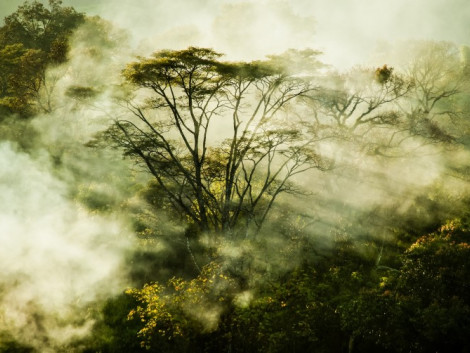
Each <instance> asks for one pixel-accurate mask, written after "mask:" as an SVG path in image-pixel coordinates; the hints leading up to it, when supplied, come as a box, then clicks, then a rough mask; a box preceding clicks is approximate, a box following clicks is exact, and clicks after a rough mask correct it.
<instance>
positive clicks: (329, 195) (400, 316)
mask: <svg viewBox="0 0 470 353" xmlns="http://www.w3.org/2000/svg"><path fill="white" fill-rule="evenodd" d="M90 33H93V35H92V36H90ZM123 38H124V36H122V35H121V34H120V32H119V31H116V30H115V29H113V28H112V26H111V25H110V24H109V23H107V22H106V21H104V20H102V19H100V18H97V17H87V16H86V15H85V14H81V13H78V12H76V11H75V10H74V9H73V8H69V7H63V6H62V4H61V2H60V1H59V0H50V1H49V5H48V6H46V5H43V4H41V3H39V2H32V3H28V2H26V3H25V4H24V5H22V6H20V7H19V8H18V10H17V11H16V12H15V13H13V14H11V15H9V16H7V17H6V18H5V20H4V24H3V26H2V27H1V28H0V73H1V76H0V80H1V81H0V137H1V139H2V141H0V142H2V143H5V142H6V141H9V143H11V144H15V146H16V148H17V149H18V150H21V152H22V153H26V154H29V155H31V156H34V155H35V153H37V151H38V150H41V151H43V150H45V151H47V153H48V155H49V156H50V159H51V160H52V163H51V169H52V170H51V173H53V174H54V175H55V176H56V177H57V178H60V179H61V180H63V181H64V182H66V183H68V184H70V186H69V188H68V189H67V190H68V195H67V197H69V198H70V199H72V200H73V202H75V203H77V204H79V205H80V207H82V208H83V209H85V210H86V212H89V213H91V214H93V215H107V216H109V215H113V214H117V215H119V216H120V217H125V218H126V219H128V220H129V223H130V224H131V228H132V232H133V234H134V241H135V242H136V243H137V245H136V246H134V247H132V248H131V249H128V251H126V252H124V255H123V256H125V268H122V269H120V271H122V272H123V273H124V274H125V277H126V279H127V287H126V286H125V285H124V286H123V287H122V289H121V294H119V295H117V296H114V297H111V298H99V299H96V300H93V301H91V302H88V303H86V307H85V309H84V310H82V314H83V313H85V314H83V318H82V317H79V318H73V319H70V320H69V321H70V322H71V323H74V322H79V321H80V320H93V325H92V327H90V328H89V333H88V334H87V335H82V336H81V337H72V338H71V339H69V340H66V341H61V344H60V345H56V344H54V343H51V342H54V340H52V339H50V336H51V335H53V333H51V332H48V330H47V329H45V328H44V327H46V325H47V322H48V321H47V319H44V318H43V317H41V315H42V314H41V315H39V314H38V315H36V316H34V315H33V317H34V320H35V323H34V325H35V327H39V328H40V329H39V330H38V332H39V333H38V335H39V337H36V338H37V339H36V340H35V341H34V342H28V341H26V340H24V339H23V338H22V337H21V335H18V334H17V333H16V332H14V331H13V330H10V328H9V327H8V325H6V324H5V322H3V320H0V352H42V351H57V352H59V351H60V352H62V351H63V352H109V353H117V352H148V351H150V352H306V351H311V352H377V351H380V352H470V340H469V338H468V337H469V336H470V288H469V284H470V268H469V266H470V262H469V258H470V218H469V212H468V211H469V210H470V204H469V202H470V198H469V195H468V186H469V184H468V182H469V167H470V163H469V162H470V160H469V159H468V157H469V155H468V152H469V151H468V150H469V147H470V146H469V141H470V140H469V133H470V130H469V127H470V125H469V118H468V117H469V114H470V61H469V59H470V58H469V56H470V55H469V53H470V50H469V48H467V47H459V46H458V45H456V44H453V43H446V42H410V43H407V44H406V45H407V47H406V50H405V51H406V52H407V55H408V57H406V56H405V59H403V64H402V65H401V67H396V68H393V67H390V66H387V65H383V64H381V65H380V67H376V68H372V69H371V68H363V67H357V68H354V69H352V70H350V71H348V72H345V73H341V72H336V71H334V70H333V69H331V68H329V67H327V66H326V65H324V64H322V63H321V62H320V61H319V55H320V53H319V52H317V51H314V50H302V51H301V50H289V51H287V52H285V53H284V54H281V55H271V56H267V59H266V60H259V61H252V62H230V61H224V60H222V59H221V57H222V54H220V53H218V52H217V51H215V50H213V49H207V48H195V47H190V48H188V49H185V50H163V51H158V52H156V53H154V54H153V56H151V57H148V58H146V57H139V58H137V59H134V61H132V62H131V63H128V64H127V66H125V65H122V66H121V67H120V69H119V70H116V72H114V74H115V76H114V77H106V75H107V74H108V72H106V73H105V74H103V76H101V74H98V73H97V74H96V75H97V76H98V77H106V79H107V80H109V82H97V78H96V77H92V76H93V72H91V74H90V71H92V70H93V67H94V66H96V67H103V66H99V65H106V67H107V68H112V67H113V65H116V62H113V60H114V59H115V58H116V57H117V54H115V53H118V52H119V51H120V50H127V49H126V48H124V47H123V43H122V41H123ZM73 46H75V48H78V49H74V48H73ZM74 50H75V51H74ZM111 52H112V53H114V54H112V55H111V54H110V53H111ZM73 55H77V56H78V55H81V57H80V58H82V59H80V61H82V62H81V64H82V65H83V57H86V58H87V66H86V69H85V70H84V71H85V72H86V74H83V75H82V76H80V75H81V74H80V72H79V71H77V69H76V66H73V65H76V63H75V64H74V57H73ZM110 70H111V69H110ZM77 73H78V74H77ZM74 75H75V76H74ZM86 75H88V76H86ZM78 76H80V77H78ZM85 78H86V79H85ZM59 88H60V89H59ZM64 107H65V108H64ZM60 109H62V110H60ZM64 109H67V110H65V111H66V112H67V114H71V115H72V114H75V115H73V116H80V114H91V113H90V112H96V111H99V112H102V116H100V119H101V120H100V124H101V125H99V128H93V129H91V130H92V131H91V132H89V134H88V135H87V136H86V138H85V139H84V138H83V136H80V138H76V139H73V137H70V136H73V133H72V134H71V135H67V136H66V137H64V138H63V139H60V138H59V139H57V140H55V141H56V143H54V144H51V143H49V142H48V140H47V139H45V138H42V137H41V135H42V134H44V131H43V130H41V128H40V127H41V126H43V125H41V122H44V121H48V119H49V120H50V121H57V120H53V119H54V116H55V115H54V114H56V112H58V111H59V110H60V114H64ZM103 117H105V118H106V119H105V123H104V124H102V121H103ZM58 121H59V123H58V124H60V123H61V120H58ZM63 123H64V124H66V123H67V122H66V121H64V122H63ZM74 123H76V124H80V121H78V122H74ZM38 126H39V127H38ZM46 126H48V129H59V127H58V126H56V125H54V124H49V125H46ZM58 131H60V129H59V130H58ZM57 141H60V144H57ZM121 156H124V157H125V158H124V159H121V158H120V157H121ZM71 160H73V161H74V163H73V164H71V162H70V161H71ZM421 163H422V164H421ZM99 165H104V166H105V167H104V168H103V167H99ZM87 169H89V171H88V173H89V174H90V175H88V174H87V172H86V170H87ZM95 169H96V171H95ZM64 170H67V173H65V172H64ZM92 171H93V172H92ZM94 173H95V174H94ZM71 174H72V175H73V177H70V175H71ZM93 174H94V175H93ZM104 186H105V187H104ZM109 189H114V190H113V192H109V191H106V190H109ZM12 236H13V235H12ZM162 248H163V249H164V250H162ZM22 261H28V258H27V257H26V258H24V259H22ZM44 261H47V259H44ZM1 283H2V282H0V298H2V296H3V295H4V291H6V289H5V288H2V286H1ZM102 286H103V287H106V286H107V283H102ZM0 304H1V306H0V318H1V317H2V313H3V311H5V310H7V308H5V307H4V304H3V303H2V301H1V300H0ZM77 305H78V304H77ZM31 310H32V311H33V312H34V310H38V311H39V309H38V308H35V307H34V305H31ZM64 311H67V309H66V308H64ZM58 320H59V322H61V325H63V326H66V325H67V322H62V321H60V320H63V321H67V320H65V319H64V317H61V318H60V319H58ZM28 325H33V324H32V323H31V322H29V323H26V324H25V327H28ZM44 347H46V348H44Z"/></svg>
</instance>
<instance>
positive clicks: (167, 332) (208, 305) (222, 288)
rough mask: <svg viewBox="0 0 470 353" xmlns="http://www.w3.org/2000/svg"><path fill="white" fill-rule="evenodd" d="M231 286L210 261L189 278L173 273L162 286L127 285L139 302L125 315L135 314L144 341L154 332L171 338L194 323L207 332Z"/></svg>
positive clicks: (228, 294)
mask: <svg viewBox="0 0 470 353" xmlns="http://www.w3.org/2000/svg"><path fill="white" fill-rule="evenodd" d="M234 286H235V284H234V281H233V280H232V279H231V278H230V277H229V276H227V275H225V274H224V273H223V272H222V269H221V268H220V266H219V265H218V264H215V263H211V264H209V265H207V266H205V267H204V268H203V269H202V273H201V274H200V275H199V276H198V277H196V278H193V279H191V280H184V279H182V278H176V277H173V278H171V279H170V280H169V281H168V282H167V284H166V285H165V286H163V285H161V284H159V283H149V284H146V285H144V287H143V288H141V289H137V288H130V289H128V290H126V294H128V295H131V296H133V297H134V298H135V299H136V300H137V301H138V302H139V303H140V305H139V306H137V307H136V308H134V309H132V310H131V311H130V312H129V314H128V319H129V320H132V319H135V318H138V319H139V320H140V321H141V322H142V323H143V324H144V327H143V328H142V329H141V330H140V331H139V336H140V337H142V338H143V340H144V344H147V343H148V342H149V341H150V340H151V338H152V336H153V335H155V334H158V335H161V336H166V337H168V338H169V339H171V338H173V337H176V336H182V335H184V334H185V333H186V332H187V331H188V330H191V329H194V327H199V329H200V330H203V331H207V332H210V331H211V330H214V329H216V328H217V321H218V317H219V315H220V312H221V311H222V307H221V305H222V303H226V302H228V301H230V298H231V296H230V294H231V291H232V290H233V289H234Z"/></svg>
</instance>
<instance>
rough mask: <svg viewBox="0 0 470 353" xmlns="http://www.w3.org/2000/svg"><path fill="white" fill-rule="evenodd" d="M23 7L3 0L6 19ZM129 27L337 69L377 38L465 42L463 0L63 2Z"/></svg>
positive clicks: (468, 16)
mask: <svg viewBox="0 0 470 353" xmlns="http://www.w3.org/2000/svg"><path fill="white" fill-rule="evenodd" d="M21 3H23V1H22V0H0V15H1V16H2V17H3V16H5V15H7V14H8V13H10V12H12V11H14V9H15V8H16V7H17V6H18V5H19V4H21ZM64 4H65V5H71V6H74V7H75V8H76V9H77V10H79V11H83V12H86V13H87V14H99V15H100V16H102V17H104V18H106V19H108V20H112V21H113V22H115V23H116V24H118V25H119V26H121V27H124V28H127V29H128V30H130V31H131V33H132V35H133V40H134V43H135V44H136V43H144V45H143V47H145V48H148V50H152V51H153V50H155V49H160V48H180V47H187V46H188V45H198V46H211V47H214V48H215V49H216V50H218V51H221V52H224V53H226V54H228V56H229V58H235V59H241V58H244V59H252V58H256V57H262V56H264V55H265V54H269V53H277V52H281V51H283V50H285V49H287V48H289V47H296V48H301V47H312V48H314V49H320V50H323V51H324V52H325V56H324V60H325V61H326V62H328V63H331V64H334V65H338V66H349V65H353V64H357V63H363V62H365V61H367V60H368V58H369V56H370V54H371V53H372V52H373V51H374V50H375V48H376V47H377V46H378V45H380V43H381V41H382V43H383V41H384V40H385V41H393V40H402V39H432V40H450V41H454V42H456V43H458V44H467V45H468V44H470V3H469V2H468V0H414V1H409V0H395V1H388V0H387V1H385V0H375V1H369V0H333V1H332V0H308V1H307V0H290V1H277V0H258V1H254V0H252V1H238V0H140V1H138V2H136V1H134V0H99V1H98V0H64Z"/></svg>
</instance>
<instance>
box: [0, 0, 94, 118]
mask: <svg viewBox="0 0 470 353" xmlns="http://www.w3.org/2000/svg"><path fill="white" fill-rule="evenodd" d="M61 3H62V2H61V1H60V0H50V1H49V8H48V7H46V6H44V5H43V4H42V3H40V2H37V1H33V2H32V3H29V2H25V3H24V4H23V5H21V6H20V7H19V8H18V10H17V11H15V12H14V13H13V14H11V15H9V16H7V17H5V24H4V25H3V26H2V27H1V28H0V70H1V72H2V77H1V78H0V108H1V109H3V110H4V111H5V112H7V113H17V114H19V115H21V116H30V115H32V114H34V113H36V112H37V111H46V112H49V111H50V109H51V107H50V106H49V105H47V104H46V105H45V104H43V103H42V102H41V89H42V88H43V87H44V86H45V85H46V84H47V82H46V70H47V68H48V67H49V66H51V65H57V64H61V63H63V62H65V61H66V60H67V53H68V38H69V37H70V35H71V33H72V31H73V30H74V29H76V28H77V27H78V26H79V25H80V24H82V23H83V22H84V18H85V17H84V15H83V14H80V13H77V12H76V11H75V10H74V9H73V8H71V7H62V6H61Z"/></svg>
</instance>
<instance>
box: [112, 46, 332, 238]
mask: <svg viewBox="0 0 470 353" xmlns="http://www.w3.org/2000/svg"><path fill="white" fill-rule="evenodd" d="M317 54H318V53H317V52H315V51H312V50H306V51H289V52H287V53H285V54H284V55H281V56H276V57H274V56H273V57H270V58H269V59H268V60H266V61H255V62H240V63H229V62H223V61H220V60H219V58H220V56H221V54H219V53H217V52H215V51H213V50H211V49H202V48H194V47H190V48H188V49H186V50H180V51H167V50H165V51H160V52H157V53H155V54H154V55H153V56H152V57H150V58H140V59H139V60H138V61H136V62H133V63H131V64H129V65H128V67H127V68H126V70H125V71H124V76H125V78H126V79H127V81H128V82H130V83H131V84H132V85H133V86H134V88H135V89H136V90H135V91H134V95H133V97H132V98H128V99H127V100H126V102H125V105H126V107H127V108H128V110H129V111H130V112H131V113H132V114H128V116H127V117H125V118H118V119H116V120H115V123H114V125H113V126H112V127H111V128H110V129H108V130H107V131H106V133H105V135H106V137H107V138H108V139H109V138H110V139H111V140H113V141H114V142H115V143H116V144H117V146H119V147H122V148H124V150H125V153H126V154H127V155H129V156H132V157H134V158H136V160H137V161H138V163H140V164H143V165H144V166H145V168H146V169H147V170H148V171H149V172H150V173H151V175H152V176H153V177H154V179H155V181H156V183H157V185H158V187H159V189H160V190H161V191H162V194H161V195H162V196H163V197H164V199H166V200H167V201H168V203H169V205H170V206H171V207H172V209H173V211H177V212H179V213H180V214H182V215H184V216H185V217H186V218H187V219H188V221H189V222H190V223H191V224H193V225H195V226H196V228H197V229H198V230H199V231H220V232H223V233H230V234H234V233H236V232H238V231H240V230H243V231H242V233H243V234H245V235H246V234H247V233H246V232H247V231H248V229H250V228H251V229H253V228H252V226H254V227H255V229H256V228H258V229H259V228H260V227H261V225H262V224H263V222H264V220H265V219H266V216H267V214H268V213H269V211H270V210H271V208H272V206H273V203H274V202H275V200H276V199H277V197H278V196H279V194H281V193H283V192H293V191H295V190H296V189H295V187H294V186H293V184H292V183H290V182H289V181H290V179H291V178H292V177H293V176H295V175H296V174H299V173H301V172H303V171H305V170H308V169H311V168H323V167H324V163H323V161H322V159H321V158H320V157H319V155H318V154H317V153H315V150H314V148H313V146H314V144H313V143H312V141H311V139H310V140H307V139H305V138H303V137H302V129H301V125H298V124H297V123H296V121H295V119H294V118H293V115H291V114H289V109H290V108H292V107H293V106H294V104H296V102H297V99H298V98H299V97H301V96H303V95H305V94H306V93H307V92H310V91H312V90H313V89H314V87H313V85H312V83H311V76H309V75H308V72H311V71H312V69H314V68H316V67H318V66H319V63H318V61H317V60H316V55H317ZM293 64H295V65H293ZM293 66H294V67H295V66H296V67H298V68H299V70H298V71H297V73H299V74H298V75H295V74H294V73H293V72H292V71H290V70H291V68H292V67H293ZM307 71H308V72H307ZM242 225H243V226H242ZM239 234H240V233H239Z"/></svg>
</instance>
